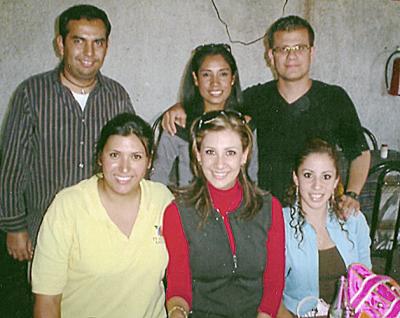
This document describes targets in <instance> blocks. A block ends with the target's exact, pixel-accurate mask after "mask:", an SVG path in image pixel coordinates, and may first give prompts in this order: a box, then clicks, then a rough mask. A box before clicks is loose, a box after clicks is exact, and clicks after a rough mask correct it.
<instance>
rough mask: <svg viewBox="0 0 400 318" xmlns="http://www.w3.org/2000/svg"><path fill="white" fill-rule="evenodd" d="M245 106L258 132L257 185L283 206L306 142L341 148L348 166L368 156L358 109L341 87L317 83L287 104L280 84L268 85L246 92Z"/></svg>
mask: <svg viewBox="0 0 400 318" xmlns="http://www.w3.org/2000/svg"><path fill="white" fill-rule="evenodd" d="M244 102H245V107H244V109H245V112H246V113H247V114H248V115H250V116H251V117H252V118H253V121H254V124H255V126H256V128H257V142H258V158H259V170H258V182H259V185H260V187H262V188H263V189H266V190H270V191H271V192H272V194H273V195H275V196H276V197H278V198H279V200H282V199H283V197H284V195H285V193H286V191H287V189H288V187H289V185H290V184H291V182H292V166H293V161H294V157H295V156H296V154H297V153H298V152H299V151H300V150H301V149H302V148H303V146H304V143H305V142H306V141H307V140H308V139H310V138H315V137H319V138H321V139H324V140H326V141H327V142H329V143H331V144H335V145H337V146H338V148H340V149H341V150H342V151H343V152H344V155H345V157H346V158H347V159H348V160H350V161H351V160H353V159H355V158H356V157H358V156H359V155H360V154H361V152H362V151H364V150H368V144H367V141H366V139H365V137H364V134H363V130H362V126H361V124H360V120H359V118H358V116H357V112H356V110H355V107H354V104H353V103H352V101H351V99H350V97H349V96H348V95H347V93H346V92H345V91H344V90H343V89H342V88H341V87H339V86H335V85H329V84H326V83H323V82H320V81H313V82H312V86H311V88H310V89H309V91H308V92H307V93H306V94H304V95H303V96H302V97H300V98H299V99H298V100H296V101H295V102H293V103H291V104H289V103H287V101H286V100H285V99H284V98H283V97H282V96H281V95H280V94H279V91H278V89H277V81H270V82H267V83H265V84H259V85H256V86H253V87H250V88H248V89H246V90H245V91H244Z"/></svg>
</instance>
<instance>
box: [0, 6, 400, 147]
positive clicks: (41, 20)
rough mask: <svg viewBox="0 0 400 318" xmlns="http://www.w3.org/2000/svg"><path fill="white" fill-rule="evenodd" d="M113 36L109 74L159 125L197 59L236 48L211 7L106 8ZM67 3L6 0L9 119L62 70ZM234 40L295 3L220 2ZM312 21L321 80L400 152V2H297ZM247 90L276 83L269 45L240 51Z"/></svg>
mask: <svg viewBox="0 0 400 318" xmlns="http://www.w3.org/2000/svg"><path fill="white" fill-rule="evenodd" d="M88 2H89V3H91V4H94V5H98V6H100V7H102V8H103V9H105V11H106V12H107V13H108V15H109V18H110V20H111V23H112V26H113V29H112V32H111V37H110V41H111V42H110V50H109V53H108V57H107V59H106V63H105V65H104V67H103V72H104V73H105V74H107V75H108V76H111V77H113V78H115V79H117V80H118V81H120V82H121V83H122V84H123V85H124V86H125V88H126V89H127V90H128V92H129V93H130V95H131V98H132V100H133V103H134V105H135V108H136V110H137V112H138V113H139V114H140V115H142V116H143V117H144V118H145V119H147V120H149V121H153V120H154V119H155V118H156V117H157V116H158V115H159V114H160V113H161V112H162V111H163V110H164V109H165V108H166V107H168V106H169V105H172V104H173V103H175V101H176V100H177V97H178V90H179V84H180V81H181V77H182V73H183V70H184V67H185V65H186V63H187V61H188V59H189V56H190V51H191V50H192V49H193V48H194V47H196V46H197V45H199V44H204V43H209V42H216V43H220V42H229V40H228V37H227V34H226V31H225V28H224V26H223V25H222V24H221V22H220V21H219V20H218V18H217V15H216V12H215V10H214V8H213V4H212V1H211V0H190V1H188V0H158V1H155V0H130V1H128V0H119V1H116V0H114V1H112V0H98V1H90V0H89V1H88ZM76 3H77V2H76V1H68V0H67V1H65V0H40V1H39V0H0V30H1V36H0V120H2V119H3V118H4V115H5V113H6V110H7V106H8V104H9V101H10V97H11V95H12V93H13V91H14V90H15V88H16V86H17V85H18V83H20V82H21V81H22V80H24V79H25V78H27V77H29V76H30V75H33V74H35V73H39V72H42V71H45V70H48V69H52V68H54V67H55V66H56V65H57V63H58V59H57V57H56V55H55V52H54V49H53V42H52V41H53V39H54V36H55V18H56V17H57V15H59V14H60V13H61V12H62V11H63V10H64V9H65V8H67V7H69V6H71V5H73V4H76ZM215 3H216V5H217V6H218V9H219V12H220V15H221V17H222V19H223V20H225V21H226V22H227V24H228V25H229V30H230V33H231V35H232V38H233V39H234V40H241V41H244V42H249V41H252V40H254V39H256V38H258V37H260V36H262V35H263V34H264V32H265V30H266V28H267V27H268V26H269V25H270V24H271V23H272V22H273V21H274V20H276V19H277V18H279V17H280V16H281V15H282V11H283V6H284V3H285V1H284V0H282V1H278V0H215ZM288 14H297V15H301V16H304V17H305V18H307V19H308V20H309V21H310V22H311V24H312V25H313V27H314V29H315V31H316V49H317V51H316V53H317V54H316V60H315V61H314V65H313V69H312V74H313V77H314V78H316V79H320V80H323V81H326V82H330V83H336V84H339V85H341V86H343V87H344V88H345V89H346V90H347V92H348V93H349V95H350V96H351V97H352V99H353V101H354V103H355V105H356V107H357V111H358V114H359V116H360V119H361V122H362V124H363V125H364V126H366V127H368V128H369V129H370V130H372V131H373V132H374V133H375V135H376V137H377V139H378V142H379V143H388V144H389V146H390V147H391V148H394V149H398V150H399V149H400V97H392V96H390V95H388V94H386V92H385V84H384V65H385V62H386V59H387V58H388V56H389V55H390V53H392V52H393V51H394V50H395V49H396V47H397V46H400V36H399V25H400V19H399V17H400V1H393V0H379V1H378V0H335V1H331V0H288V3H287V5H286V7H285V11H284V15H288ZM231 46H232V50H233V53H234V55H235V57H236V59H237V61H238V65H239V69H240V76H241V81H242V86H243V88H245V87H247V86H249V85H252V84H256V83H258V82H264V81H267V80H269V79H271V78H272V73H271V71H270V70H269V69H268V68H267V67H266V63H265V60H264V45H263V42H262V41H258V42H256V43H255V44H253V45H248V46H245V45H242V44H232V45H231Z"/></svg>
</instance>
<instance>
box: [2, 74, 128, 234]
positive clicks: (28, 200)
mask: <svg viewBox="0 0 400 318" xmlns="http://www.w3.org/2000/svg"><path fill="white" fill-rule="evenodd" d="M10 107H11V108H10V109H9V111H8V117H7V119H6V120H5V122H4V127H3V128H4V133H3V136H2V140H1V149H2V158H1V162H0V184H1V189H0V227H1V229H3V230H5V231H6V232H15V231H22V230H26V229H28V231H29V234H30V237H31V238H32V239H33V240H35V238H36V234H37V232H38V229H39V226H40V223H41V220H42V217H43V215H44V213H45V211H46V210H47V208H48V206H49V205H50V203H51V201H52V200H53V198H54V196H55V194H56V193H57V192H58V191H60V190H61V189H63V188H65V187H67V186H71V185H73V184H76V183H78V182H79V181H80V180H82V179H86V178H88V177H90V176H91V175H92V174H93V164H92V163H93V157H94V152H95V144H96V141H97V138H98V136H99V134H100V130H101V128H102V127H103V125H104V124H105V123H106V122H107V121H108V120H109V119H111V118H112V117H114V116H115V115H117V114H119V113H122V112H134V109H133V106H132V104H131V101H130V98H129V95H128V93H127V92H126V91H125V89H124V88H123V87H122V86H121V85H120V84H118V83H117V82H115V81H114V80H111V79H109V78H107V77H105V76H103V75H101V74H100V73H98V75H97V84H96V86H95V88H94V89H93V90H92V92H91V93H90V95H89V98H88V100H87V103H86V107H85V109H84V110H83V111H82V109H81V107H80V106H79V104H78V102H77V101H76V100H75V99H74V97H73V95H72V93H71V91H70V90H69V89H68V88H67V87H65V86H64V85H62V84H61V81H60V78H59V69H58V68H57V69H55V70H53V71H50V72H46V73H43V74H39V75H35V76H33V77H31V78H29V79H27V80H26V81H24V82H23V83H22V84H21V85H20V86H19V87H18V88H17V90H16V92H15V94H14V97H13V99H12V102H11V105H10Z"/></svg>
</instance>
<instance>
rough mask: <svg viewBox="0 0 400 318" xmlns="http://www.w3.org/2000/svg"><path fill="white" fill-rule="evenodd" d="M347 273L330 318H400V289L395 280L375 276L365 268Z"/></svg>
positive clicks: (357, 265) (355, 266)
mask: <svg viewBox="0 0 400 318" xmlns="http://www.w3.org/2000/svg"><path fill="white" fill-rule="evenodd" d="M347 273H348V274H347V279H346V278H343V277H342V278H341V286H340V289H339V293H338V299H336V302H335V303H334V304H332V306H331V308H330V317H355V318H382V317H386V318H399V317H400V287H399V285H398V284H397V283H396V281H395V280H394V279H393V278H391V277H389V276H384V275H377V274H374V273H373V272H371V271H370V270H369V269H368V268H367V267H365V266H364V265H362V264H352V265H350V267H349V269H348V272H347Z"/></svg>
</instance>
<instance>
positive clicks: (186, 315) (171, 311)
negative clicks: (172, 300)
mask: <svg viewBox="0 0 400 318" xmlns="http://www.w3.org/2000/svg"><path fill="white" fill-rule="evenodd" d="M175 310H179V311H180V312H182V313H183V316H184V317H185V318H188V314H187V312H186V310H185V308H183V307H182V306H174V307H172V308H171V310H170V311H168V317H171V314H172V313H173V312H174V311H175Z"/></svg>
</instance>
